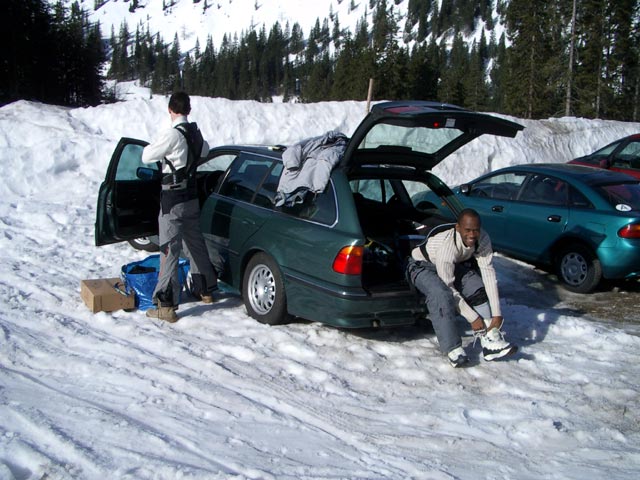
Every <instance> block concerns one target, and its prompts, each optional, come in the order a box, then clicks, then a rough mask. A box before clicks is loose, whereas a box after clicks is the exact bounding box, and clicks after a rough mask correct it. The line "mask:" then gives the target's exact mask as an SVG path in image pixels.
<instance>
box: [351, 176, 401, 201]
mask: <svg viewBox="0 0 640 480" xmlns="http://www.w3.org/2000/svg"><path fill="white" fill-rule="evenodd" d="M351 190H352V191H353V192H354V193H356V192H357V193H359V194H360V195H361V196H362V197H363V198H366V199H367V200H373V201H376V202H380V203H387V202H388V201H389V199H390V198H391V197H392V196H393V194H394V191H393V187H392V186H391V183H390V182H389V180H386V179H368V180H353V181H352V182H351Z"/></svg>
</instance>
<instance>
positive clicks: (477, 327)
mask: <svg viewBox="0 0 640 480" xmlns="http://www.w3.org/2000/svg"><path fill="white" fill-rule="evenodd" d="M471 328H473V331H474V332H480V331H482V330H485V329H486V326H485V324H484V320H483V319H482V317H478V318H476V319H475V320H474V321H473V322H471Z"/></svg>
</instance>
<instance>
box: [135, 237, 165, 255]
mask: <svg viewBox="0 0 640 480" xmlns="http://www.w3.org/2000/svg"><path fill="white" fill-rule="evenodd" d="M129 245H131V246H132V247H133V248H135V249H136V250H144V251H145V252H157V251H158V250H160V248H159V247H158V245H156V244H155V243H153V242H152V241H151V240H149V238H148V237H140V238H135V239H133V240H129Z"/></svg>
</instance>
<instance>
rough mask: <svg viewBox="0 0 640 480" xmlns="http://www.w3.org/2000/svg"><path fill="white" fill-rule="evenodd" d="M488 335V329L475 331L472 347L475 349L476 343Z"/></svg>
mask: <svg viewBox="0 0 640 480" xmlns="http://www.w3.org/2000/svg"><path fill="white" fill-rule="evenodd" d="M486 334H487V329H486V328H481V329H480V330H474V331H473V345H472V347H473V348H475V346H476V342H477V341H478V339H479V338H482V337H484V336H485V335H486Z"/></svg>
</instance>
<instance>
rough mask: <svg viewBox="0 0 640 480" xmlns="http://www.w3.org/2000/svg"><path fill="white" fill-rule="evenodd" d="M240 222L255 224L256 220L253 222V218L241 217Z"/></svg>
mask: <svg viewBox="0 0 640 480" xmlns="http://www.w3.org/2000/svg"><path fill="white" fill-rule="evenodd" d="M242 223H244V224H245V225H255V224H256V222H254V221H253V220H249V219H248V218H243V219H242Z"/></svg>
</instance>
